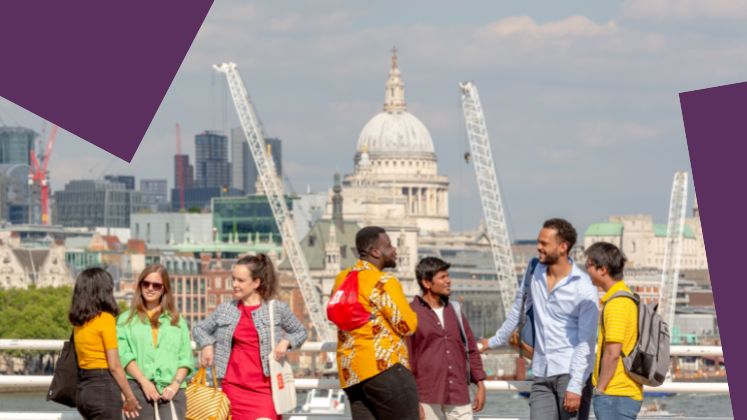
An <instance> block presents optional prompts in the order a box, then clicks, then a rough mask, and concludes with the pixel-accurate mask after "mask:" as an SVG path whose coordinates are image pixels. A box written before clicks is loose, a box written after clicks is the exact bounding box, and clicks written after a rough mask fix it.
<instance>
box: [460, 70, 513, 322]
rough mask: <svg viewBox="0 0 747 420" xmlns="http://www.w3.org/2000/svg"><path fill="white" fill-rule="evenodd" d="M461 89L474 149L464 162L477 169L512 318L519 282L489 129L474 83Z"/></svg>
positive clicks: (490, 238)
mask: <svg viewBox="0 0 747 420" xmlns="http://www.w3.org/2000/svg"><path fill="white" fill-rule="evenodd" d="M459 88H460V89H461V92H462V110H463V111H464V122H465V126H466V129H467V137H468V138H469V145H470V149H471V153H465V156H464V158H465V161H467V162H469V161H470V160H471V161H472V162H473V163H474V165H475V173H476V174H477V186H478V188H479V190H480V201H481V202H482V209H483V212H484V213H485V227H486V233H487V236H488V241H489V242H490V249H491V251H492V253H493V262H494V263H495V270H496V275H497V281H498V290H499V292H500V294H501V300H500V301H501V305H502V306H503V314H504V316H508V312H509V311H510V310H511V305H513V302H514V294H515V293H516V286H517V284H516V283H517V279H516V270H515V268H514V257H513V252H512V250H511V241H510V240H509V237H508V229H507V227H506V217H505V215H504V212H503V204H502V203H501V192H500V187H499V185H498V176H497V175H496V172H495V165H494V163H493V153H492V152H491V149H490V139H489V138H488V128H487V126H486V125H485V115H484V114H483V111H482V105H481V104H480V96H479V95H478V93H477V86H475V84H474V83H472V82H463V83H460V84H459Z"/></svg>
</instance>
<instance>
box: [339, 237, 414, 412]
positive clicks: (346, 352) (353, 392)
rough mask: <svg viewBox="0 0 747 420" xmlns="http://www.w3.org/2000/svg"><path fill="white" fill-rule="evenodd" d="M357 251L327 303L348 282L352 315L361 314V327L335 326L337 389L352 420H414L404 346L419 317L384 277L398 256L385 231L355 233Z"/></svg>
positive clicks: (396, 285) (393, 283)
mask: <svg viewBox="0 0 747 420" xmlns="http://www.w3.org/2000/svg"><path fill="white" fill-rule="evenodd" d="M355 246H356V249H357V251H358V256H359V257H360V259H359V260H358V262H357V263H356V264H355V265H354V266H352V267H350V268H348V269H346V270H344V271H342V272H341V273H340V274H338V275H337V278H336V280H335V286H334V288H333V290H332V298H331V299H330V301H331V304H334V302H335V301H336V300H339V299H340V298H341V296H338V295H340V293H336V292H338V288H340V286H341V285H342V284H343V283H344V282H345V281H346V280H348V281H350V282H356V283H357V287H356V288H357V290H358V294H357V296H358V303H357V306H356V307H355V308H354V309H353V311H356V312H358V314H357V315H360V313H362V324H360V325H352V326H350V327H349V328H348V327H345V328H346V329H342V328H343V323H339V324H338V327H340V328H341V329H339V330H338V334H337V368H338V370H339V374H340V386H341V387H342V388H343V389H344V391H345V393H346V394H347V396H348V399H349V400H350V408H351V414H352V417H353V420H360V419H374V418H376V419H401V420H418V419H419V418H420V410H419V405H418V394H417V385H416V383H415V378H414V377H413V375H412V373H411V372H410V370H409V368H410V363H409V354H408V351H407V344H406V342H405V336H408V335H412V334H414V333H415V329H416V328H417V325H418V320H417V315H415V312H413V310H412V309H411V308H410V304H409V303H408V302H407V298H406V297H405V294H404V292H403V290H402V285H401V284H400V283H399V281H398V280H397V279H396V278H394V276H392V275H391V274H389V273H386V272H384V271H383V270H384V269H386V268H394V267H396V265H397V250H396V249H395V248H394V247H393V246H392V241H391V240H390V239H389V236H388V235H387V234H386V231H385V230H384V229H382V228H380V227H377V226H368V227H364V228H363V229H361V230H359V231H358V233H357V234H356V237H355ZM347 286H348V284H346V287H347ZM342 289H345V288H342ZM340 292H343V290H341V291H340ZM351 312H352V311H351ZM369 314H370V315H369ZM354 315H355V314H353V313H351V314H350V317H353V316H354Z"/></svg>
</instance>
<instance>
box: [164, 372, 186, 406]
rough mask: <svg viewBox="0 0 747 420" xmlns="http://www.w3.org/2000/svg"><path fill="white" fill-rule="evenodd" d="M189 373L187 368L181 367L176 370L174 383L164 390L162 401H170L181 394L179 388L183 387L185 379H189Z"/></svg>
mask: <svg viewBox="0 0 747 420" xmlns="http://www.w3.org/2000/svg"><path fill="white" fill-rule="evenodd" d="M187 372H189V370H188V369H187V368H185V367H180V368H179V369H177V370H176V375H174V381H173V382H171V383H170V384H169V386H167V387H166V388H164V389H163V392H162V393H161V399H162V400H164V401H169V400H171V399H172V398H174V396H175V395H176V393H177V392H179V388H180V387H181V386H182V382H184V378H186V377H187Z"/></svg>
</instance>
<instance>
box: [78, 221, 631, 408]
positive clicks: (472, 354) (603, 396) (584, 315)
mask: <svg viewBox="0 0 747 420" xmlns="http://www.w3.org/2000/svg"><path fill="white" fill-rule="evenodd" d="M575 242H576V231H575V229H574V228H573V226H572V225H571V224H570V223H568V222H567V221H565V220H563V219H550V220H548V221H546V222H545V223H544V225H543V227H542V229H541V230H540V233H539V237H538V241H537V251H538V254H539V262H538V263H537V264H536V267H534V269H533V270H532V271H531V272H530V273H528V276H527V277H526V279H525V282H526V284H522V285H521V287H519V288H518V291H517V293H516V297H515V302H514V305H513V307H512V308H511V311H510V313H509V316H508V317H507V319H506V321H505V322H504V324H503V325H502V326H501V327H500V329H498V331H497V332H496V334H495V336H493V337H491V338H489V339H482V340H479V341H478V340H477V339H476V338H475V336H474V334H473V332H472V329H471V328H470V325H469V321H468V320H467V317H466V315H465V314H464V312H463V311H462V310H461V308H460V306H459V302H458V301H456V300H454V301H451V300H450V299H449V296H450V294H451V279H450V278H449V268H450V265H449V263H447V262H446V261H443V260H441V259H439V258H435V257H427V258H424V259H422V260H421V261H420V262H419V263H418V264H417V267H416V272H415V275H416V279H417V282H418V285H419V287H420V290H421V294H420V295H418V296H416V297H415V298H414V299H413V300H412V301H410V302H408V301H407V299H406V297H405V293H404V291H403V289H402V285H401V284H400V283H399V281H398V280H397V279H396V278H395V277H394V276H393V275H392V274H391V273H389V272H387V271H386V269H388V268H394V267H395V266H396V262H397V251H396V249H395V248H394V246H393V245H392V242H391V240H390V238H389V236H388V235H387V234H386V231H385V230H384V229H382V228H380V227H375V226H368V227H365V228H363V229H361V230H360V231H358V233H357V234H356V248H357V252H358V256H359V260H358V261H357V262H356V264H355V265H353V266H352V267H350V268H347V269H345V270H344V271H342V272H341V273H340V274H339V275H338V276H337V278H336V281H335V285H334V287H333V290H332V291H331V292H332V294H331V295H332V296H334V295H335V293H336V292H337V291H338V289H339V288H340V287H341V286H342V285H343V284H344V283H345V282H346V280H349V279H350V278H351V277H353V278H354V280H355V282H356V284H355V287H356V288H355V290H357V299H358V301H357V305H358V306H359V308H360V310H362V311H363V312H364V313H365V315H366V317H367V318H364V319H363V323H362V324H361V325H357V326H355V327H353V328H348V327H346V328H340V329H339V330H338V345H337V366H338V370H339V380H340V385H341V387H342V388H343V390H344V391H345V393H346V395H347V397H348V400H349V402H350V407H351V414H352V417H353V419H355V420H361V419H403V420H410V419H412V420H416V419H417V420H419V419H469V418H472V416H473V413H475V412H479V411H480V410H482V409H483V407H484V405H485V400H486V389H485V384H484V380H485V378H486V374H485V371H484V369H483V366H482V360H481V357H480V352H481V351H485V350H487V349H489V348H496V347H499V346H502V345H506V344H508V343H509V338H510V336H511V334H512V333H513V331H514V330H515V329H516V327H517V325H518V324H519V320H520V318H521V317H522V314H521V311H522V309H524V308H525V307H526V306H527V305H528V306H531V308H532V309H533V314H534V317H533V321H530V322H533V324H534V328H535V342H534V352H533V359H532V370H533V373H534V380H533V382H532V387H531V393H530V398H529V405H530V415H531V419H532V420H548V419H549V420H552V419H558V420H561V419H562V420H565V419H586V418H588V416H589V412H590V410H591V406H592V404H591V401H592V395H593V409H594V412H595V415H596V417H597V418H598V419H600V420H607V419H612V420H614V419H635V418H636V416H637V413H638V411H639V409H640V406H641V402H642V399H643V390H642V386H641V385H640V384H638V383H636V382H635V381H633V380H632V379H631V378H630V377H629V376H628V375H627V373H626V372H625V369H624V367H623V365H622V360H621V355H624V354H627V353H629V352H630V351H631V350H632V348H633V346H635V343H636V339H637V335H636V334H637V321H638V318H637V307H636V304H635V302H633V301H632V300H630V299H611V297H612V296H613V295H615V294H616V293H618V292H621V291H627V292H630V289H629V288H628V287H627V286H626V285H625V283H624V282H623V281H622V278H623V277H622V274H623V268H624V265H625V257H624V256H623V254H622V252H621V251H620V250H619V249H618V248H617V247H615V246H614V245H612V244H608V243H597V244H594V245H592V246H591V247H589V248H588V249H587V250H586V262H585V263H586V264H585V268H586V271H584V270H582V269H581V268H579V267H578V266H577V265H576V263H575V262H574V261H573V260H572V259H571V258H570V257H569V251H570V250H571V248H572V247H573V245H574V244H575ZM232 284H233V297H234V299H233V300H229V301H226V302H223V303H221V304H220V305H219V306H218V307H217V308H216V310H215V311H214V312H213V313H211V314H210V315H209V316H208V317H206V318H205V319H204V320H202V321H200V322H198V323H197V324H196V325H195V326H194V327H193V328H192V331H191V332H192V334H191V337H192V338H193V339H194V341H195V342H196V344H197V347H198V349H199V350H200V364H201V365H203V366H206V367H215V371H216V375H217V377H218V378H219V379H220V383H221V387H222V390H223V392H224V393H225V394H226V395H227V397H228V399H229V400H230V403H231V415H232V418H233V419H234V420H243V419H280V418H281V416H280V415H278V413H277V412H276V410H275V408H274V405H273V400H272V389H271V383H270V379H269V375H270V372H269V370H270V369H269V360H270V358H271V357H272V358H275V359H276V360H282V359H283V358H284V357H285V355H286V352H287V351H288V350H289V349H291V348H298V347H300V346H301V345H302V344H303V342H304V341H305V340H306V338H307V332H306V329H305V328H304V326H303V325H302V324H301V322H300V321H299V320H298V319H297V318H296V317H295V316H294V315H293V313H292V311H291V310H290V308H289V307H288V305H287V304H285V303H284V302H281V301H275V303H274V304H273V305H272V306H271V305H269V302H270V301H271V300H273V298H275V296H276V294H277V289H278V280H277V274H276V272H275V268H274V266H273V263H272V261H271V260H270V259H269V258H268V257H267V256H266V255H263V254H258V255H255V256H246V257H243V258H241V259H239V260H238V261H237V263H236V264H235V266H234V267H233V270H232ZM595 286H596V287H595ZM113 288H114V282H113V280H112V277H111V276H110V275H109V273H107V272H106V271H105V270H103V269H101V268H89V269H86V270H84V271H83V272H82V273H81V274H80V275H79V276H78V278H77V279H76V284H75V289H74V292H73V300H72V305H71V308H70V313H69V319H70V322H71V323H72V324H73V326H74V343H75V349H76V354H77V358H78V366H79V372H80V373H79V388H78V389H79V392H78V399H77V407H78V411H79V412H80V413H81V414H82V415H83V417H84V418H86V419H115V418H120V417H121V415H122V413H124V415H125V416H126V417H128V418H143V419H152V418H154V414H155V413H154V411H155V410H159V413H160V414H161V418H170V416H169V414H168V413H169V412H170V410H171V407H170V406H172V405H173V407H174V409H175V411H176V413H177V416H178V417H179V418H184V416H185V413H186V398H185V393H184V389H185V387H186V383H185V379H186V378H187V376H188V375H189V374H190V373H191V372H192V371H193V369H194V365H195V363H194V359H193V353H192V347H191V338H190V331H189V328H188V326H187V323H186V321H185V319H184V318H183V317H182V316H180V315H179V313H178V311H177V309H176V305H175V298H174V292H173V289H172V285H171V282H170V280H169V274H168V272H167V270H166V269H165V268H164V267H163V266H161V265H157V264H156V265H150V266H148V267H146V268H145V270H144V271H143V272H142V273H141V274H140V276H139V277H138V280H137V284H136V287H135V293H134V297H133V299H132V302H131V304H130V308H129V309H128V310H127V311H124V312H123V313H121V314H120V309H119V307H118V305H117V302H116V301H115V299H114V296H113ZM597 288H601V289H602V290H603V291H604V292H605V294H604V297H603V298H602V299H601V304H602V305H604V311H603V314H604V316H603V319H602V320H600V319H599V313H600V312H599V303H600V299H599V292H598V289H597ZM525 294H527V296H526V297H525V296H524V295H525ZM333 300H334V299H333ZM608 300H609V301H610V302H609V303H607V301H608ZM270 307H273V308H274V314H273V316H272V317H271V316H270V313H269V311H270ZM271 318H272V319H274V325H270V323H271V322H270V319H271ZM598 331H599V332H598ZM271 332H274V334H272V333H271ZM272 335H274V336H275V337H276V342H271V338H270V337H271V336H272ZM595 349H596V351H595Z"/></svg>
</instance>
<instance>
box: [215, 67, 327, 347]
mask: <svg viewBox="0 0 747 420" xmlns="http://www.w3.org/2000/svg"><path fill="white" fill-rule="evenodd" d="M213 68H215V70H217V71H219V72H222V73H225V75H226V79H227V80H228V87H229V90H230V91H231V96H232V97H233V103H234V105H235V106H236V112H237V113H238V115H239V121H241V127H242V129H243V130H244V135H245V137H246V141H247V143H248V144H249V150H251V152H252V156H253V157H254V162H255V163H256V164H257V175H258V177H259V179H260V180H261V182H262V187H263V188H264V191H265V194H266V195H267V201H268V202H269V204H270V208H272V213H273V215H274V216H275V222H276V223H277V225H278V230H279V231H280V234H281V235H282V238H283V247H284V248H285V253H286V255H287V256H288V260H289V261H290V264H291V267H293V272H294V274H295V276H296V279H297V280H298V285H299V288H300V290H301V295H302V296H303V299H304V303H305V304H306V310H307V311H308V312H309V317H310V318H311V323H312V324H313V325H314V328H315V329H316V331H317V334H318V335H319V338H320V339H322V340H323V341H332V340H334V339H335V335H334V333H333V331H332V328H330V325H329V323H328V322H327V319H326V318H325V316H324V312H323V310H322V294H321V291H320V290H319V289H318V288H317V287H315V285H314V280H313V279H312V278H311V274H310V273H309V266H308V264H307V262H306V257H305V256H304V255H303V252H302V250H301V244H300V243H299V241H298V237H297V235H296V228H295V225H294V223H293V220H292V219H291V217H290V212H289V211H288V207H287V204H286V202H285V198H284V196H283V186H282V184H281V181H280V179H279V177H278V176H277V172H276V170H275V163H274V162H273V160H272V157H271V156H268V154H267V153H266V152H265V151H266V150H267V148H266V147H265V137H264V133H263V132H262V125H261V124H260V121H259V118H258V117H257V114H256V112H255V110H254V106H253V105H252V102H251V99H250V98H249V93H248V92H247V90H246V87H245V86H244V82H243V81H242V80H241V75H240V74H239V70H238V66H236V64H235V63H223V64H221V65H220V66H213Z"/></svg>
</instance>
